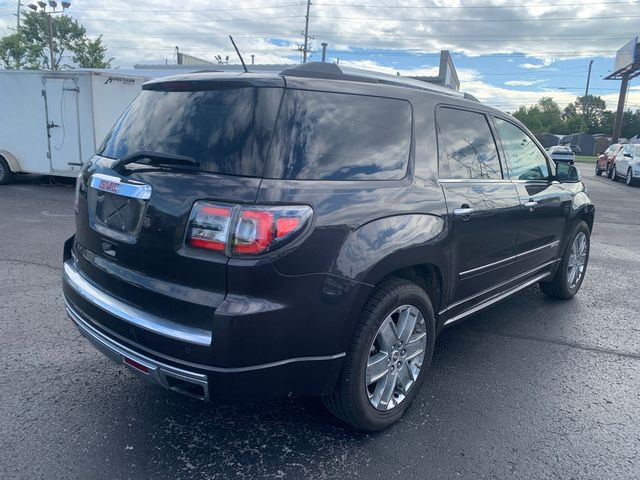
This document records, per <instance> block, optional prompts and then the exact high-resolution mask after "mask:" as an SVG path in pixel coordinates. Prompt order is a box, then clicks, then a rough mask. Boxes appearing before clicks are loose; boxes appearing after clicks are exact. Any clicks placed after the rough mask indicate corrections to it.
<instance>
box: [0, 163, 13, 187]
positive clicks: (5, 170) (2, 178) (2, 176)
mask: <svg viewBox="0 0 640 480" xmlns="http://www.w3.org/2000/svg"><path fill="white" fill-rule="evenodd" d="M12 178H13V172H12V171H11V169H10V168H9V164H8V163H7V161H6V160H5V159H4V157H2V156H0V185H6V184H7V183H9V182H10V181H11V179H12Z"/></svg>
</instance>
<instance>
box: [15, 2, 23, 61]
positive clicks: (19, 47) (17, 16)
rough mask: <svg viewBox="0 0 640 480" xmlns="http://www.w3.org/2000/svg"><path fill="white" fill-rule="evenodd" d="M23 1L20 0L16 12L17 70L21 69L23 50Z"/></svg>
mask: <svg viewBox="0 0 640 480" xmlns="http://www.w3.org/2000/svg"><path fill="white" fill-rule="evenodd" d="M21 6H22V3H20V0H18V13H17V14H16V19H17V21H16V33H17V34H18V59H17V60H16V70H20V55H21V50H22V32H20V7H21Z"/></svg>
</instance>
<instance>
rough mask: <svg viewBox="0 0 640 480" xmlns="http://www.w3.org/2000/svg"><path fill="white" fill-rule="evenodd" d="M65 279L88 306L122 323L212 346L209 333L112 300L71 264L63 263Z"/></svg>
mask: <svg viewBox="0 0 640 480" xmlns="http://www.w3.org/2000/svg"><path fill="white" fill-rule="evenodd" d="M64 279H65V281H66V282H67V283H68V284H69V286H70V287H71V288H72V289H73V290H75V292H76V293H78V295H80V296H81V297H82V298H84V299H85V300H86V301H87V302H89V303H91V304H92V305H95V306H96V307H98V308H100V309H101V310H104V311H105V312H107V313H109V314H111V315H113V316H114V317H117V318H119V319H120V320H123V321H125V322H127V323H130V324H132V325H135V326H137V327H140V328H143V329H145V330H147V331H149V332H152V333H155V334H157V335H162V336H164V337H168V338H172V339H174V340H180V341H183V342H187V343H192V344H194V345H200V346H204V347H208V346H210V345H211V332H210V331H209V330H205V329H203V328H195V327H189V326H186V325H181V324H179V323H176V322H173V321H171V320H167V319H166V318H161V317H158V316H156V315H153V314H150V313H147V312H145V311H143V310H140V309H138V308H136V307H134V306H132V305H128V304H126V303H124V302H122V301H120V300H118V299H116V298H113V297H112V296H110V295H107V294H106V293H105V292H103V291H102V290H100V289H99V288H97V287H96V286H94V285H93V284H92V283H90V282H89V281H88V280H86V279H85V278H84V277H83V276H82V275H81V274H80V272H79V271H78V270H77V269H76V268H75V266H74V265H73V264H72V263H71V261H66V262H65V263H64Z"/></svg>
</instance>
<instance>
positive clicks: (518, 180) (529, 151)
mask: <svg viewBox="0 0 640 480" xmlns="http://www.w3.org/2000/svg"><path fill="white" fill-rule="evenodd" d="M494 124H495V127H496V131H497V132H498V136H499V138H500V140H501V144H502V149H503V156H504V158H505V159H506V166H507V174H508V176H509V177H510V178H511V180H512V181H513V183H514V185H515V186H516V188H517V190H518V196H519V197H520V204H521V209H520V210H521V220H520V229H519V231H518V240H517V243H518V249H517V253H518V258H517V268H518V273H519V274H524V273H527V272H530V273H531V274H534V273H535V272H534V270H536V269H538V268H540V267H541V266H543V265H547V264H548V263H549V262H552V261H554V260H556V259H557V258H559V257H560V255H561V248H562V245H561V244H560V240H561V239H562V236H563V234H564V232H565V229H566V227H567V221H568V218H569V215H570V213H571V202H572V199H573V196H572V194H571V192H570V191H568V190H567V189H565V188H564V187H563V185H562V184H561V183H560V182H558V181H557V180H554V179H553V177H552V175H551V172H552V170H551V168H550V165H549V160H548V158H547V156H546V155H545V153H544V152H543V151H542V150H541V148H540V147H539V146H538V145H537V144H536V142H535V141H534V140H533V139H532V138H531V137H530V136H529V134H528V133H526V132H525V131H524V130H523V129H521V128H520V127H519V126H517V125H515V124H514V123H511V122H509V121H507V120H504V119H501V118H494Z"/></svg>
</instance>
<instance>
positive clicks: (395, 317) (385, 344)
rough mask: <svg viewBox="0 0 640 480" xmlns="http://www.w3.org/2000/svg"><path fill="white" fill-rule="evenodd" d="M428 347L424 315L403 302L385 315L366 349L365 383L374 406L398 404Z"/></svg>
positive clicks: (389, 408)
mask: <svg viewBox="0 0 640 480" xmlns="http://www.w3.org/2000/svg"><path fill="white" fill-rule="evenodd" d="M426 348H427V333H426V325H425V319H424V315H423V314H422V312H420V310H419V309H418V307H416V306H413V305H402V306H401V307H398V308H396V309H395V310H394V311H393V312H391V313H390V314H389V315H388V316H387V318H385V319H384V321H383V322H382V325H380V328H379V329H378V332H377V333H376V336H375V337H374V339H373V342H372V344H371V348H370V349H369V358H368V359H367V368H366V372H365V387H366V389H367V394H368V397H369V403H370V404H371V406H372V407H373V408H375V409H377V410H382V411H386V410H391V409H392V408H395V407H396V406H398V405H399V404H400V403H401V402H402V401H403V400H404V399H405V398H406V396H407V394H408V393H409V391H410V390H411V388H413V386H414V384H415V382H416V380H417V379H418V375H419V374H420V369H421V368H422V363H423V361H424V354H425V350H426Z"/></svg>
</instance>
